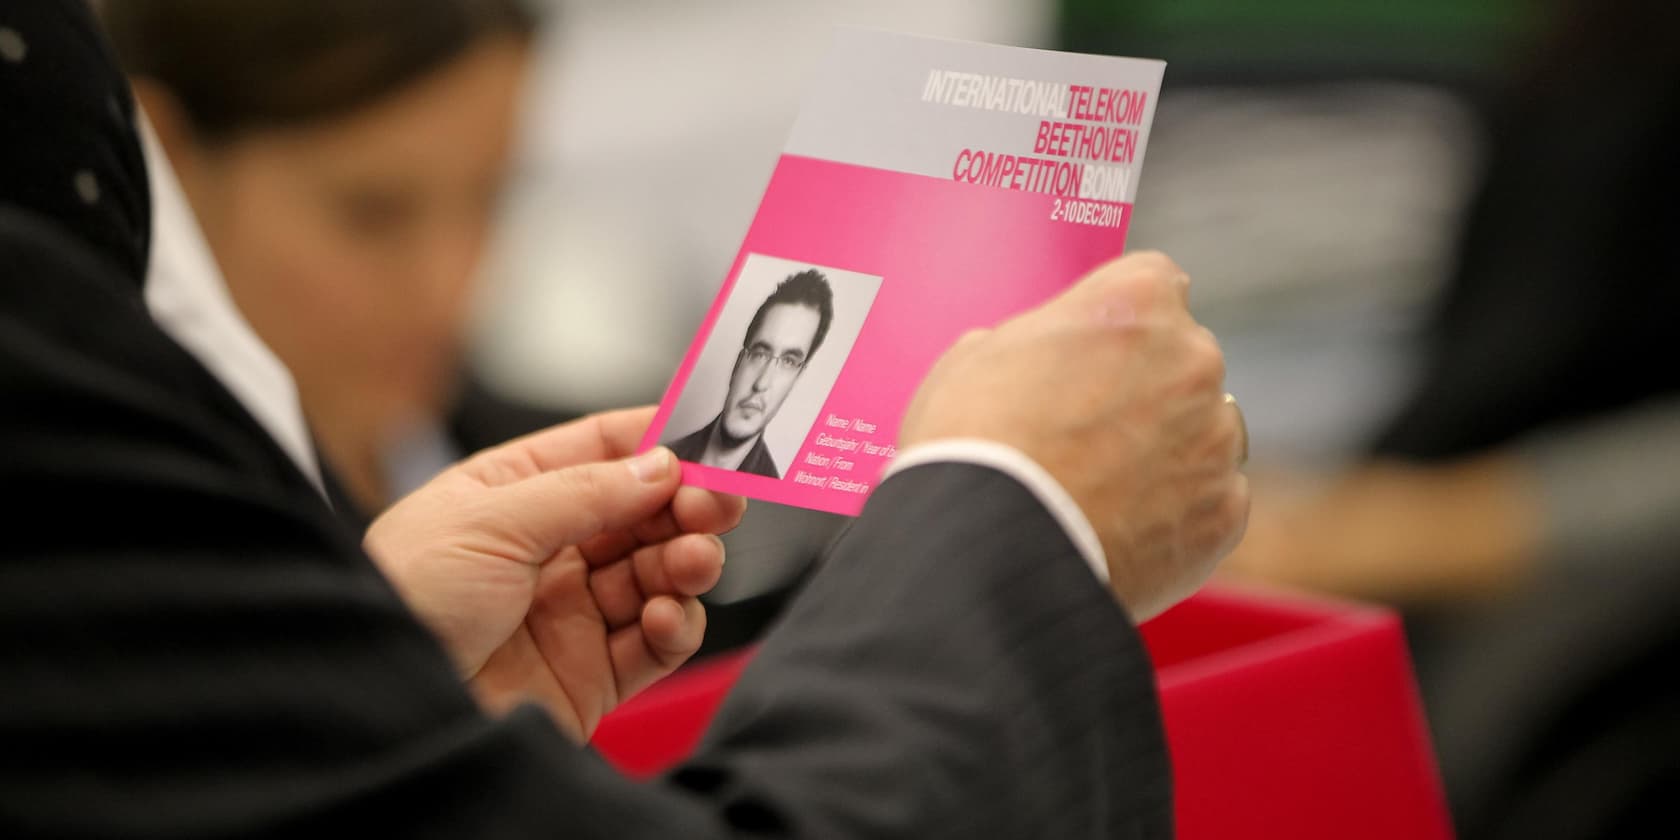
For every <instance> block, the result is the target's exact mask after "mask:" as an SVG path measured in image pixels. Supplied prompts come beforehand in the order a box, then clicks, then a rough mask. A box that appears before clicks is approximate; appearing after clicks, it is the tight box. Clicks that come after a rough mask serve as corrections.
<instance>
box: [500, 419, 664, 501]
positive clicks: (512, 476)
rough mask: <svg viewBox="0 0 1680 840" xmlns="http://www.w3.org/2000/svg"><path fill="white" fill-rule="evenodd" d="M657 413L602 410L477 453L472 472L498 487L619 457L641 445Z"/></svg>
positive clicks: (629, 453) (626, 454)
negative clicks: (643, 436)
mask: <svg viewBox="0 0 1680 840" xmlns="http://www.w3.org/2000/svg"><path fill="white" fill-rule="evenodd" d="M656 410H657V409H656V407H655V406H651V405H646V406H642V407H640V408H627V409H622V410H619V411H605V412H601V413H599V414H591V415H589V416H587V417H582V418H579V419H577V420H573V421H572V422H570V423H563V424H561V425H558V426H551V427H549V428H547V429H543V430H542V431H538V432H532V433H530V434H528V435H525V436H523V437H518V438H514V439H513V440H511V441H508V442H507V443H504V444H502V445H501V446H497V447H495V448H493V449H489V450H486V451H484V452H481V453H479V454H478V455H476V456H474V457H473V459H472V460H473V467H474V468H475V472H477V473H478V474H479V475H480V476H481V477H485V480H486V481H487V483H491V484H503V483H507V482H509V481H518V480H520V479H524V478H529V477H531V476H533V475H536V474H538V473H544V472H552V471H554V470H563V469H566V468H568V467H575V466H577V465H579V464H587V463H591V462H595V461H613V460H617V459H619V458H624V457H627V456H629V455H631V454H632V453H634V452H635V451H636V448H637V447H638V446H639V445H640V444H641V442H642V435H644V434H646V433H647V429H648V426H649V424H651V423H652V422H653V415H654V412H655V411H656ZM490 476H493V477H494V480H491V479H490V478H489V477H490Z"/></svg>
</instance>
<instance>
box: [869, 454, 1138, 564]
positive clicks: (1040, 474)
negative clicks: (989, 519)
mask: <svg viewBox="0 0 1680 840" xmlns="http://www.w3.org/2000/svg"><path fill="white" fill-rule="evenodd" d="M936 463H963V464H974V465H977V466H982V467H990V468H992V469H994V470H997V471H998V472H1001V473H1003V474H1005V475H1007V476H1009V477H1010V478H1013V479H1015V480H1016V481H1018V482H1020V483H1021V484H1022V486H1024V487H1026V488H1027V490H1028V491H1030V492H1031V493H1032V494H1033V495H1034V496H1035V497H1037V498H1038V501H1039V503H1041V504H1043V505H1044V507H1045V509H1047V510H1049V511H1050V515H1051V516H1053V517H1055V519H1056V522H1057V524H1059V525H1061V526H1062V531H1064V532H1065V533H1066V534H1067V535H1068V539H1070V540H1072V541H1073V544H1074V546H1075V547H1077V548H1078V549H1079V553H1080V555H1082V556H1083V557H1084V558H1085V562H1086V563H1089V564H1090V566H1091V571H1092V572H1093V573H1094V574H1096V576H1097V580H1099V581H1102V583H1103V585H1104V586H1107V585H1108V559H1107V557H1106V555H1104V554H1103V548H1102V541H1101V540H1099V539H1097V529H1095V528H1093V527H1091V520H1089V519H1087V518H1085V512H1084V511H1082V510H1080V509H1079V504H1078V503H1077V502H1075V501H1074V500H1073V497H1072V496H1070V495H1068V492H1067V490H1066V489H1064V488H1063V487H1062V485H1061V482H1059V481H1057V480H1056V479H1055V478H1054V477H1053V476H1051V475H1050V473H1049V472H1048V471H1046V470H1045V469H1044V468H1043V467H1041V466H1039V465H1038V462H1037V461H1034V460H1033V459H1031V458H1028V457H1027V456H1026V455H1024V454H1022V453H1021V451H1020V450H1019V449H1016V448H1015V447H1013V446H1009V445H1007V444H1002V443H997V442H995V441H990V440H983V439H980V438H947V439H945V440H935V441H929V442H927V443H918V444H916V445H915V446H912V447H910V448H909V449H906V450H904V451H903V452H901V453H899V455H898V457H897V458H894V459H893V462H892V463H891V464H890V465H888V467H887V469H886V472H884V473H882V475H881V480H882V481H885V480H886V479H887V478H888V477H890V476H893V475H895V474H897V473H901V472H903V471H905V470H907V469H910V468H911V467H915V466H920V465H922V464H936Z"/></svg>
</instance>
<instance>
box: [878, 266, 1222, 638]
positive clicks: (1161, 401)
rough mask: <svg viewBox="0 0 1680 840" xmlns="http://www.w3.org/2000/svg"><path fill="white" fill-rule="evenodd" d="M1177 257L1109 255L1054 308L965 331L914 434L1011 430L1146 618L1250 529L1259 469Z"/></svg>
mask: <svg viewBox="0 0 1680 840" xmlns="http://www.w3.org/2000/svg"><path fill="white" fill-rule="evenodd" d="M1188 290H1189V278H1188V277H1187V276H1185V274H1184V272H1183V271H1182V270H1181V269H1179V267H1178V266H1177V265H1176V264H1174V263H1173V261H1172V260H1170V259H1168V258H1167V257H1165V256H1164V255H1161V254H1158V253H1140V254H1134V255H1131V256H1127V257H1124V258H1122V259H1120V260H1117V261H1115V262H1112V263H1109V264H1108V265H1106V266H1104V267H1102V268H1100V269H1098V270H1097V271H1095V272H1094V273H1092V274H1091V275H1090V276H1089V277H1087V278H1085V279H1084V280H1082V281H1080V282H1079V283H1078V284H1077V285H1075V286H1074V287H1073V288H1071V289H1069V290H1068V291H1067V292H1065V293H1063V294H1062V295H1060V296H1058V297H1056V298H1055V299H1053V300H1051V301H1050V302H1048V303H1046V304H1044V305H1043V306H1041V307H1039V308H1038V309H1035V310H1033V311H1031V312H1028V313H1025V314H1023V315H1021V316H1019V317H1017V318H1014V319H1012V320H1010V321H1007V322H1005V323H1004V324H1002V325H1001V326H999V327H997V328H996V329H993V330H986V331H976V332H973V333H970V334H968V335H967V336H964V338H963V340H962V341H960V342H958V343H957V345H956V346H955V347H953V348H952V349H951V350H950V352H948V353H947V354H946V355H945V356H944V357H943V358H941V359H940V361H939V362H938V364H936V365H935V366H934V368H933V370H932V372H930V373H929V374H928V378H927V380H926V381H925V382H923V384H922V387H921V389H920V391H918V392H917V395H916V398H915V399H914V400H913V401H912V403H911V406H910V409H909V410H908V411H907V412H906V414H905V418H904V423H903V426H902V427H901V430H900V434H899V440H900V446H901V447H902V448H908V447H909V446H911V445H913V444H915V443H918V442H924V441H930V440H935V439H939V438H958V437H973V438H982V439H986V440H993V441H997V442H999V443H1004V444H1008V445H1010V446H1013V447H1014V448H1016V449H1018V450H1020V451H1021V452H1022V453H1023V454H1025V455H1027V456H1028V457H1030V458H1032V459H1033V460H1034V461H1036V462H1037V463H1038V464H1039V465H1041V466H1043V467H1044V468H1045V469H1046V470H1048V471H1049V472H1050V474H1051V475H1052V476H1054V477H1055V478H1056V480H1057V481H1059V482H1060V483H1061V485H1062V486H1063V487H1064V488H1066V489H1067V491H1068V493H1069V494H1071V495H1072V496H1073V498H1074V501H1076V502H1078V504H1079V506H1080V508H1081V509H1082V510H1083V511H1084V512H1085V515H1086V517H1087V518H1088V519H1090V521H1091V524H1092V525H1093V526H1094V527H1095V528H1096V531H1097V536H1098V537H1099V538H1100V539H1101V541H1102V546H1103V550H1104V552H1105V553H1106V554H1107V559H1108V567H1109V571H1110V574H1111V577H1112V579H1113V585H1114V591H1115V593H1116V594H1117V595H1118V596H1119V598H1120V600H1121V602H1122V603H1123V604H1125V605H1126V608H1127V609H1128V611H1129V612H1130V613H1131V614H1132V616H1133V618H1134V619H1135V620H1137V621H1143V620H1145V619H1147V618H1149V617H1151V616H1153V615H1155V614H1157V613H1159V612H1160V611H1162V610H1164V609H1166V608H1167V607H1168V606H1171V605H1172V604H1173V603H1174V602H1176V601H1178V600H1179V599H1181V598H1183V597H1185V596H1187V595H1189V594H1190V593H1191V592H1193V591H1195V589H1196V587H1197V586H1199V585H1200V584H1201V582H1202V581H1203V580H1205V579H1206V577H1207V576H1208V574H1210V573H1211V572H1212V571H1213V567H1214V565H1215V564H1216V563H1217V562H1218V560H1219V558H1220V557H1222V556H1224V555H1225V554H1226V553H1228V552H1229V551H1230V550H1231V548H1232V547H1233V546H1235V545H1236V543H1237V541H1238V540H1239V539H1241V537H1242V532H1243V527H1244V524H1245V522H1246V519H1247V515H1248V484H1247V479H1246V478H1244V476H1243V475H1242V474H1241V473H1239V472H1238V471H1237V467H1238V463H1237V462H1238V459H1239V457H1240V455H1241V448H1242V447H1243V446H1244V445H1245V443H1244V441H1243V440H1242V436H1241V431H1240V426H1239V420H1238V417H1237V414H1236V409H1235V408H1234V407H1233V406H1231V405H1229V404H1227V403H1226V402H1225V401H1224V388H1223V382H1224V378H1225V363H1224V357H1223V356H1222V355H1221V353H1220V351H1219V345H1218V344H1217V342H1215V340H1214V338H1213V335H1212V334H1211V333H1209V332H1208V331H1207V330H1206V329H1205V328H1203V327H1201V326H1200V325H1198V324H1197V323H1196V322H1195V321H1194V320H1193V319H1192V318H1191V317H1190V313H1189V311H1188V310H1187V308H1186V297H1187V295H1188Z"/></svg>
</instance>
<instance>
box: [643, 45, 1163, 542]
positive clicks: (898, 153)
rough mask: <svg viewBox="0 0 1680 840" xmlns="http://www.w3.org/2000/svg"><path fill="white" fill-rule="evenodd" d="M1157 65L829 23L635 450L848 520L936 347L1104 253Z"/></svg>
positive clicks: (1115, 245)
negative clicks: (797, 102) (819, 54)
mask: <svg viewBox="0 0 1680 840" xmlns="http://www.w3.org/2000/svg"><path fill="white" fill-rule="evenodd" d="M1164 67H1165V65H1164V64H1163V63H1162V62H1159V61H1146V60H1139V59H1129V58H1113V57H1107V56H1092V55H1077V54H1071V53H1058V52H1049V51H1045V50H1031V49H1020V48H1013V47H1002V46H996V45H991V44H975V43H964V42H959V41H946V40H937V39H929V38H918V37H911V36H905V35H895V34H889V33H884V32H875V31H867V30H842V31H841V32H840V34H839V35H838V36H837V38H836V42H835V45H834V48H833V50H832V51H831V53H830V54H829V56H828V58H827V60H826V61H825V62H824V64H823V65H822V67H821V69H820V70H819V72H818V76H817V78H816V81H815V85H814V89H813V90H812V91H811V93H810V94H809V96H808V97H807V100H806V102H805V104H804V106H803V107H802V108H801V110H800V113H799V118H798V120H797V122H796V123H795V125H794V127H793V132H792V135H791V137H790V138H789V139H788V142H787V146H786V148H785V149H784V151H783V154H782V156H781V159H780V160H779V161H778V162H777V165H776V169H775V172H774V173H773V174H772V175H771V178H770V184H769V186H768V187H767V188H766V189H765V192H764V198H763V200H762V201H761V202H760V204H759V208H758V214H757V216H756V217H755V218H754V219H753V223H752V226H751V228H750V229H749V230H748V231H747V236H746V240H745V241H744V242H743V243H742V245H741V250H740V252H739V254H738V255H737V256H736V258H735V263H734V265H733V266H732V267H731V268H730V271H729V275H728V277H727V279H726V280H725V281H724V284H723V289H722V291H720V292H719V293H718V297H717V301H716V302H715V303H714V304H713V305H712V307H711V310H710V311H709V312H708V313H707V314H706V317H705V320H704V321H703V322H702V324H701V326H700V332H699V335H698V336H697V337H696V338H695V341H694V343H693V344H692V345H691V346H690V347H689V350H688V353H687V355H686V356H685V357H684V359H683V361H682V365H681V367H680V368H678V370H677V373H676V376H675V378H674V379H673V380H672V382H671V386H670V388H669V389H667V391H666V394H665V398H664V400H663V401H662V402H661V404H660V407H659V411H658V413H657V414H656V415H655V417H654V421H653V425H652V426H651V427H650V428H649V430H648V434H647V437H646V438H645V439H644V440H643V442H642V446H643V448H644V449H648V448H652V447H653V446H655V445H656V444H665V445H667V446H670V447H671V448H672V449H673V450H674V451H675V452H676V453H677V456H678V457H679V458H680V459H682V461H683V462H684V463H683V467H682V469H683V480H684V481H685V482H687V483H689V484H695V485H699V486H702V487H707V488H711V489H714V490H719V491H723V492H728V493H735V494H738V495H743V496H747V497H751V498H756V499H764V500H768V501H772V502H779V503H782V504H788V505H795V506H798V507H804V508H812V509H815V510H821V511H828V512H831V513H840V514H848V515H855V514H857V513H858V512H859V511H860V510H862V508H863V503H864V500H865V499H866V498H867V496H868V495H869V491H870V490H871V489H873V487H874V486H875V484H876V483H877V482H878V481H879V479H880V476H881V473H882V471H883V470H884V469H885V468H886V466H887V464H888V463H889V462H890V461H891V460H892V458H893V456H894V455H895V454H896V453H897V448H896V440H897V436H898V424H899V420H900V418H901V416H902V415H903V412H904V409H905V407H906V406H907V405H908V404H909V402H910V398H911V396H913V395H914V393H915V389H916V387H917V385H918V384H920V382H921V380H922V378H923V377H924V376H925V375H926V374H927V372H928V370H929V368H931V367H932V366H933V363H934V362H935V361H936V360H937V359H938V358H939V356H940V354H941V353H943V352H944V351H945V349H946V348H948V347H950V346H951V345H952V344H953V343H955V342H956V340H957V339H958V338H959V337H960V336H961V335H962V334H963V333H964V332H965V331H967V330H969V329H972V328H975V327H983V326H991V325H993V324H996V323H998V322H1000V321H1003V320H1005V319H1007V318H1009V317H1010V316H1012V315H1014V314H1016V313H1018V312H1021V311H1023V310H1025V309H1028V308H1031V307H1033V306H1035V305H1037V304H1039V303H1041V302H1043V301H1044V300H1046V299H1048V298H1050V297H1052V296H1054V295H1055V294H1056V293H1057V292H1059V291H1060V290H1062V289H1064V288H1066V287H1067V286H1069V285H1071V284H1072V283H1073V282H1074V281H1076V280H1078V279H1079V278H1080V277H1081V276H1083V275H1084V274H1086V273H1087V272H1089V271H1090V270H1091V269H1093V268H1095V267H1097V266H1098V265H1100V264H1102V263H1103V262H1105V261H1107V260H1109V259H1111V258H1113V257H1116V256H1118V255H1119V254H1120V252H1121V249H1122V247H1123V246H1124V245H1125V242H1126V227H1127V223H1128V222H1129V221H1130V219H1131V212H1132V201H1133V198H1134V196H1135V195H1136V192H1137V178H1138V172H1139V169H1140V167H1141V165H1142V163H1143V152H1144V147H1145V146H1146V144H1147V141H1148V137H1149V125H1150V122H1151V119H1152V118H1153V116H1154V112H1155V102H1156V98H1157V94H1158V92H1159V90H1160V84H1161V74H1162V71H1163V69H1164ZM1046 375H1051V376H1053V375H1054V372H1053V371H1050V372H1047V373H1046Z"/></svg>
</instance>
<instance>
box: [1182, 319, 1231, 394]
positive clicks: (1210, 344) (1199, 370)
mask: <svg viewBox="0 0 1680 840" xmlns="http://www.w3.org/2000/svg"><path fill="white" fill-rule="evenodd" d="M1187 339H1188V342H1189V347H1188V350H1187V352H1188V355H1189V359H1190V369H1191V373H1192V376H1193V377H1194V379H1195V382H1196V384H1197V385H1198V386H1200V387H1203V388H1216V389H1217V388H1219V387H1220V386H1221V385H1222V384H1223V383H1224V382H1225V352H1224V351H1223V350H1221V349H1220V348H1219V339H1218V338H1216V337H1214V334H1213V331H1212V330H1209V329H1208V328H1206V327H1201V326H1198V327H1196V328H1194V329H1192V330H1189V331H1188V335H1187Z"/></svg>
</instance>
